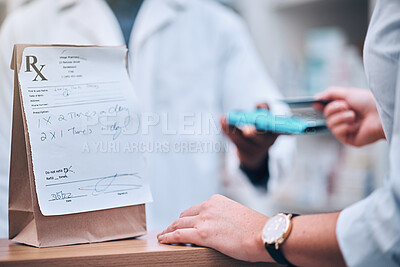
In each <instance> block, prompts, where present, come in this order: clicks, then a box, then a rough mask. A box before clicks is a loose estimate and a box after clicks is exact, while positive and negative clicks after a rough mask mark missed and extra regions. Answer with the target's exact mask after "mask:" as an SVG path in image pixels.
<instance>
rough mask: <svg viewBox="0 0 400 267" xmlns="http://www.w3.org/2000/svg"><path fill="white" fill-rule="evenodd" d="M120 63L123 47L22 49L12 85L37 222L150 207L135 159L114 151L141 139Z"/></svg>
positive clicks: (123, 62) (140, 166)
mask: <svg viewBox="0 0 400 267" xmlns="http://www.w3.org/2000/svg"><path fill="white" fill-rule="evenodd" d="M125 58H126V48H124V47H71V46H65V47H64V46H51V47H27V48H25V50H24V52H23V61H22V66H21V69H20V72H19V81H20V86H21V91H22V100H23V101H22V102H23V106H24V112H25V119H26V121H27V126H28V132H29V141H30V144H31V152H32V162H33V173H34V177H35V184H36V192H37V197H38V202H39V207H40V210H41V212H42V214H43V215H45V216H47V215H62V214H73V213H80V212H88V211H94V210H102V209H109V208H116V207H123V206H130V205H136V204H142V203H145V202H149V201H151V200H152V199H151V193H150V189H149V185H148V181H147V177H146V172H145V163H144V159H143V156H142V155H141V154H139V153H129V154H127V153H124V152H123V150H122V149H120V148H121V147H124V145H125V144H129V143H132V142H135V141H136V142H139V141H140V138H141V136H140V133H139V131H138V129H139V124H140V120H139V118H140V116H139V109H138V104H137V99H135V95H134V93H133V88H132V85H131V82H130V80H129V76H128V73H127V70H126V60H125ZM93 147H97V148H98V149H96V150H94V149H93ZM99 148H101V149H99Z"/></svg>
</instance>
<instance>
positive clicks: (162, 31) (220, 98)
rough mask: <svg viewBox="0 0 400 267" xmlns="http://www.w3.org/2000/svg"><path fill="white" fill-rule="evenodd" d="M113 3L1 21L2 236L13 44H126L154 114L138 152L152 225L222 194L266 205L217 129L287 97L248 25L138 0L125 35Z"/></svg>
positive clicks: (42, 6)
mask: <svg viewBox="0 0 400 267" xmlns="http://www.w3.org/2000/svg"><path fill="white" fill-rule="evenodd" d="M112 2H116V1H108V3H107V2H106V1H102V0H81V1H77V0H76V1H74V0H68V1H62V0H59V1H54V0H36V1H33V2H32V3H31V4H28V5H26V6H23V7H21V8H19V9H18V10H16V11H15V12H14V13H12V14H11V15H10V16H9V17H8V18H7V19H6V20H5V22H4V24H3V27H2V30H1V32H0V54H1V56H0V148H1V149H0V237H5V236H6V235H7V230H6V229H7V199H8V197H7V192H8V166H9V147H10V127H11V126H10V125H11V116H12V114H11V113H12V112H11V111H12V107H11V106H12V105H11V103H12V91H13V83H12V72H11V71H10V70H9V65H10V60H11V53H12V47H13V44H14V43H37V44H45V43H52V44H54V43H59V44H60V43H61V44H88V45H89V44H96V45H123V44H125V43H126V42H127V41H128V42H129V51H130V53H129V59H128V60H129V71H130V76H131V79H132V83H133V86H134V88H135V90H136V92H137V95H138V97H139V100H140V102H141V103H142V108H143V112H144V113H146V114H148V115H149V116H148V118H149V120H148V121H149V124H150V125H149V135H148V137H149V138H150V139H149V140H150V142H149V143H147V144H144V145H143V146H142V148H141V150H143V151H144V152H147V153H146V154H147V161H148V165H149V171H150V173H149V175H150V177H149V178H150V183H151V189H152V193H153V198H154V202H153V203H151V204H149V205H148V210H147V212H148V225H149V228H150V229H151V228H158V229H161V228H163V227H165V226H166V225H168V223H170V222H171V221H172V220H173V219H174V218H176V217H177V216H178V215H179V212H180V211H182V210H184V209H185V208H187V207H189V206H191V205H193V204H195V203H199V202H201V201H204V200H206V199H207V198H209V197H210V196H211V195H212V194H214V193H217V192H222V193H225V194H227V195H228V196H230V197H233V198H235V199H237V200H239V201H242V202H244V203H245V204H247V205H250V206H253V207H254V205H252V204H251V203H258V204H260V205H263V203H259V202H261V201H258V200H257V198H256V197H257V196H261V195H263V194H261V193H260V192H262V190H258V189H257V188H256V187H254V186H253V185H252V184H251V183H250V182H249V179H248V177H247V176H248V175H245V174H244V173H245V172H244V171H243V170H241V169H240V168H239V160H238V159H237V157H236V151H235V147H232V146H231V147H229V148H228V149H226V146H224V144H223V140H224V138H223V135H222V133H221V131H220V130H215V129H214V128H215V127H214V125H216V126H217V127H219V117H220V116H221V114H223V113H224V112H226V111H228V110H231V109H251V108H254V106H255V105H256V104H257V103H260V102H268V101H269V100H271V99H276V98H280V97H281V96H280V95H279V93H278V91H277V89H276V87H275V85H274V84H273V82H272V81H271V80H270V78H269V77H268V75H267V74H266V72H265V71H264V69H263V66H262V64H261V62H260V60H259V57H258V56H257V54H256V51H255V49H254V47H253V44H252V42H251V41H250V38H249V35H248V33H247V31H246V28H245V26H244V24H243V22H242V21H241V20H240V19H239V18H238V16H236V15H235V14H234V13H233V12H231V11H229V10H228V9H226V8H224V7H223V6H220V5H219V4H218V3H216V2H213V1H209V0H190V1H187V0H146V1H144V2H143V3H140V4H141V7H140V11H139V12H138V13H137V17H136V20H135V24H134V27H133V30H132V31H131V33H130V34H129V35H128V36H127V35H126V34H125V36H124V33H126V31H125V32H124V30H123V28H124V26H123V25H125V27H126V20H125V21H124V20H119V19H116V16H115V14H114V13H113V11H114V12H121V9H120V11H118V9H116V10H113V9H111V8H110V5H111V3H112ZM126 2H128V1H126ZM132 2H135V1H132ZM109 4H110V5H109ZM122 11H124V8H122ZM116 14H117V13H116ZM117 15H118V14H117ZM135 15H136V14H135ZM124 23H125V24H124ZM129 40H130V41H129ZM271 109H272V111H273V112H275V113H278V114H280V115H282V114H284V113H285V112H287V111H286V109H285V108H284V107H283V108H281V107H279V106H275V105H272V106H271ZM166 123H168V125H167V126H166ZM153 124H154V125H153ZM182 127H183V128H182ZM157 144H161V146H160V145H157ZM221 144H222V148H221ZM293 149H294V140H293V139H291V138H290V137H287V136H285V137H279V138H278V139H277V141H276V142H275V143H274V145H273V146H272V147H271V148H270V149H269V152H267V155H266V159H267V160H268V162H267V164H266V165H267V166H268V173H269V177H270V179H269V180H270V181H269V185H268V186H269V188H272V187H274V183H275V184H276V182H277V180H278V177H282V175H283V173H282V171H283V170H285V169H288V168H289V166H290V159H291V157H292V152H293Z"/></svg>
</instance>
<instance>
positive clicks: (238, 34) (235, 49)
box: [221, 16, 295, 208]
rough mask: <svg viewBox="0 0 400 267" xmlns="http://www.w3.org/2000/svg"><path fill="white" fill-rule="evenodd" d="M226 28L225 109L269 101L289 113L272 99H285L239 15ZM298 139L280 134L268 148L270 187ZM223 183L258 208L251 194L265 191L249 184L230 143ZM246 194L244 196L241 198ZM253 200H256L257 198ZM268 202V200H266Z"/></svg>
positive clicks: (247, 107)
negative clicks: (250, 199) (268, 72)
mask: <svg viewBox="0 0 400 267" xmlns="http://www.w3.org/2000/svg"><path fill="white" fill-rule="evenodd" d="M225 21H226V23H227V24H228V25H227V27H226V28H227V31H226V32H224V33H223V34H222V35H221V36H222V40H223V41H222V42H221V43H222V45H221V47H222V48H221V49H223V50H224V52H222V53H221V54H222V55H223V57H222V58H221V68H222V69H223V71H224V73H223V75H221V79H222V81H221V84H222V90H223V91H222V92H223V95H222V105H223V109H224V110H223V111H224V112H225V113H226V112H227V111H229V110H234V109H236V110H237V109H242V110H250V109H254V108H255V107H256V105H257V104H259V103H262V102H267V103H269V104H270V107H271V110H272V112H273V113H275V114H276V115H288V114H289V110H288V108H287V107H286V106H283V105H277V104H276V103H273V102H272V101H273V100H276V99H279V98H282V95H281V94H280V92H279V91H278V89H277V87H276V85H275V84H274V82H273V81H272V80H271V78H270V77H269V76H268V74H267V72H266V70H265V68H264V66H263V64H262V62H261V60H260V56H259V55H258V54H257V52H256V49H255V47H254V45H253V43H252V41H251V38H250V36H249V33H248V31H247V29H246V27H245V25H244V23H243V22H242V21H241V20H240V19H239V18H238V17H236V16H232V18H231V19H230V20H229V19H225ZM294 149H295V140H294V138H293V137H289V136H281V137H279V138H278V140H277V141H276V142H275V144H274V145H273V146H272V147H271V149H270V151H269V173H270V179H269V184H268V188H269V190H273V189H274V188H276V186H277V184H278V183H279V180H280V178H282V177H284V176H285V172H286V170H289V169H290V167H291V164H292V158H293V155H294ZM225 162H226V165H225V167H226V168H225V170H226V171H225V174H226V175H225V178H224V181H225V182H224V185H225V189H226V190H227V194H228V195H229V196H230V197H233V198H235V199H236V200H239V201H241V202H242V203H245V204H247V205H249V206H250V207H253V208H256V207H255V206H254V205H256V204H254V205H253V204H252V203H249V202H248V201H247V200H248V199H249V197H250V198H251V197H254V196H257V195H260V194H261V195H263V192H261V191H260V190H257V189H255V188H254V187H253V186H250V182H249V181H248V179H247V177H245V175H244V174H243V173H242V171H241V170H240V169H239V160H238V158H237V155H236V148H235V147H234V146H233V145H232V144H231V147H230V149H229V152H228V153H227V155H226V161H225ZM242 196H243V198H242ZM253 202H254V203H256V202H257V199H256V198H255V199H254V200H253ZM264 204H265V203H264Z"/></svg>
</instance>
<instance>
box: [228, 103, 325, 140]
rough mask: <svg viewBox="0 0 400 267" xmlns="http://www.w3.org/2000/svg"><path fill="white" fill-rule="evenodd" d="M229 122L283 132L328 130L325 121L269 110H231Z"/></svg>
mask: <svg viewBox="0 0 400 267" xmlns="http://www.w3.org/2000/svg"><path fill="white" fill-rule="evenodd" d="M227 122H228V123H229V124H230V125H233V126H236V127H239V128H240V127H243V126H245V125H254V126H255V127H256V129H257V130H260V131H268V132H275V133H282V134H295V135H301V134H312V133H317V132H320V131H325V130H327V128H326V124H325V122H324V121H323V122H321V121H315V120H307V119H306V118H292V117H283V116H276V115H273V114H272V113H271V112H270V111H269V110H266V109H256V110H253V111H231V112H229V113H228V115H227Z"/></svg>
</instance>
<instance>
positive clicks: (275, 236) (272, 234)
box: [262, 214, 290, 244]
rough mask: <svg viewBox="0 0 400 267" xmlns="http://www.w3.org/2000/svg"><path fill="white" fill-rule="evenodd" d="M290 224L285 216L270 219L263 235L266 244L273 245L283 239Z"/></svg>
mask: <svg viewBox="0 0 400 267" xmlns="http://www.w3.org/2000/svg"><path fill="white" fill-rule="evenodd" d="M289 223H290V221H289V219H288V218H287V217H286V216H285V215H284V214H278V215H275V216H274V217H272V218H270V219H269V220H268V222H267V223H266V224H265V226H264V230H263V234H262V239H263V241H264V243H268V244H273V243H275V242H276V241H278V240H279V239H280V238H282V237H283V235H284V234H285V233H286V231H287V229H288V227H289Z"/></svg>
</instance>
